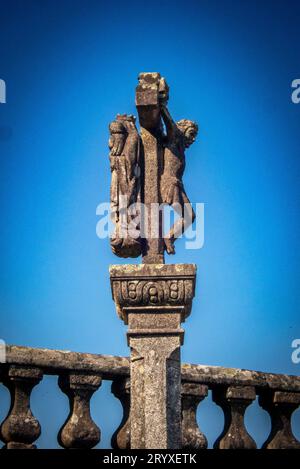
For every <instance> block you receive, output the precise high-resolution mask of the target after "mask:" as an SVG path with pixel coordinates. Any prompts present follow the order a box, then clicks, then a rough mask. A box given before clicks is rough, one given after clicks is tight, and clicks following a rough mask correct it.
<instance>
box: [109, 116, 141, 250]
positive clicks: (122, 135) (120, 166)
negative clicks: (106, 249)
mask: <svg viewBox="0 0 300 469" xmlns="http://www.w3.org/2000/svg"><path fill="white" fill-rule="evenodd" d="M109 130H110V139H109V148H110V155H109V158H110V168H111V173H112V174H111V189H110V203H111V217H112V221H113V223H114V225H115V230H114V233H113V235H112V237H111V248H112V251H113V253H114V254H116V255H117V256H119V257H138V256H139V255H140V254H141V240H140V224H139V212H138V208H137V205H136V204H137V203H139V202H140V173H141V171H140V166H139V163H140V136H139V134H138V131H137V128H136V126H135V118H134V117H133V116H131V115H126V114H124V115H118V116H117V117H116V120H115V121H113V122H112V123H111V124H110V126H109Z"/></svg>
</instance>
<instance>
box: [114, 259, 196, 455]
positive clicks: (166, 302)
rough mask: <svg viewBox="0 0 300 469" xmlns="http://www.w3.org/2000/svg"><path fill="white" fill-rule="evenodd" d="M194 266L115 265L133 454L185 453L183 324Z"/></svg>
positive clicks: (115, 298) (192, 286) (192, 284)
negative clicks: (156, 451) (126, 351)
mask: <svg viewBox="0 0 300 469" xmlns="http://www.w3.org/2000/svg"><path fill="white" fill-rule="evenodd" d="M195 278H196V266H195V265H194V264H171V265H164V264H141V265H113V266H111V267H110V279H111V286H112V294H113V299H114V302H115V304H116V308H117V312H118V315H119V317H120V318H121V319H122V320H123V321H124V322H125V324H128V332H127V337H128V344H129V346H130V349H131V365H130V374H131V407H130V416H131V430H130V433H131V437H130V439H131V448H147V449H156V448H159V449H163V448H173V449H176V448H177V449H178V448H181V373H180V346H181V345H182V343H183V335H184V331H183V329H182V328H181V323H182V322H184V321H185V318H186V317H187V316H188V315H189V313H190V311H191V305H192V299H193V297H194V291H195Z"/></svg>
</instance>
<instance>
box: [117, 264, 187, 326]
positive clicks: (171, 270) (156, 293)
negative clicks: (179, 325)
mask: <svg viewBox="0 0 300 469" xmlns="http://www.w3.org/2000/svg"><path fill="white" fill-rule="evenodd" d="M195 275H196V266H195V265H194V264H167V265H164V264H141V265H112V266H110V280H111V287H112V294H113V299H114V301H115V303H116V308H117V312H118V315H119V316H120V318H121V319H122V320H124V321H125V323H126V324H127V323H128V314H129V311H131V310H132V307H134V308H135V309H134V311H136V312H139V313H140V314H142V311H141V310H138V309H136V307H137V308H138V307H144V306H147V308H148V309H147V313H146V314H147V315H149V314H150V313H151V311H152V312H153V314H156V312H157V308H158V307H159V308H160V311H161V312H165V313H166V314H167V313H168V311H170V312H171V311H172V312H173V313H174V314H175V313H178V314H180V315H181V321H184V320H185V318H186V317H187V316H188V315H189V314H190V311H191V304H192V300H193V297H194V295H195ZM151 308H152V309H151ZM163 308H165V310H164V309H163ZM131 313H132V311H131ZM167 317H169V316H167ZM154 322H155V321H154Z"/></svg>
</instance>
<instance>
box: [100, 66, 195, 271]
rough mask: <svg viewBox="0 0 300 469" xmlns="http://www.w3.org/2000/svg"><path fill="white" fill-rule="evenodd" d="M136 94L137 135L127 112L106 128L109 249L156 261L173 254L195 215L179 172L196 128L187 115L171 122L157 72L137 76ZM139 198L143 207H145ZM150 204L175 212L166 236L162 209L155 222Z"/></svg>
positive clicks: (166, 90)
mask: <svg viewBox="0 0 300 469" xmlns="http://www.w3.org/2000/svg"><path fill="white" fill-rule="evenodd" d="M136 96H137V97H136V104H137V109H138V113H139V121H140V125H141V137H140V136H139V133H138V131H137V128H136V126H135V118H134V117H133V116H132V115H126V114H124V115H118V116H117V117H116V120H114V121H113V122H112V123H111V124H110V127H109V129H110V139H109V148H110V166H111V173H112V177H111V214H112V220H113V223H114V224H115V231H114V233H113V236H112V238H111V247H112V250H113V252H114V254H116V255H118V256H120V257H137V256H139V255H140V254H143V262H146V263H147V262H150V263H151V262H154V259H156V260H155V262H157V259H158V260H159V262H162V263H163V253H164V251H167V253H168V254H174V253H175V249H174V241H175V240H176V239H177V238H178V237H179V236H181V235H182V234H183V232H184V231H185V230H186V229H187V228H188V226H189V225H190V224H191V223H193V221H194V219H195V213H194V211H193V208H192V206H191V204H190V201H189V199H188V197H187V195H186V192H185V189H184V186H183V182H182V176H183V173H184V169H185V149H186V148H188V147H189V146H190V145H191V144H192V143H193V142H194V141H195V138H196V136H197V132H198V126H197V124H196V123H195V122H193V121H190V120H187V119H183V120H180V121H178V122H177V123H175V122H174V120H173V119H172V117H171V115H170V113H169V111H168V108H167V102H168V98H169V87H168V85H167V83H166V81H165V79H164V78H162V77H161V76H160V75H159V74H158V73H141V74H140V75H139V84H138V86H137V93H136ZM164 127H165V129H164ZM151 139H154V140H153V141H152V142H151V144H150V145H151V148H152V150H151V151H149V150H148V148H147V145H148V144H149V142H150V140H151ZM154 149H155V151H154ZM140 202H142V204H143V205H144V206H145V207H146V208H145V210H144V211H143V210H142V209H141V205H140ZM151 204H152V205H153V204H160V207H161V209H162V206H163V205H170V206H172V208H173V209H174V210H175V211H176V212H177V213H178V214H179V219H178V220H177V221H176V223H175V224H174V226H173V227H171V229H170V231H169V233H167V234H166V235H165V236H164V235H163V234H162V225H163V221H162V210H161V209H160V213H159V215H158V220H154V219H153V218H154V215H153V211H152V208H151V207H150V205H151ZM146 212H147V213H150V215H149V214H148V215H146ZM150 218H151V219H150ZM151 237H152V238H154V239H155V240H153V239H151ZM157 256H158V257H157Z"/></svg>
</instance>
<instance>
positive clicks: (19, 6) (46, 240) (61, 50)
mask: <svg viewBox="0 0 300 469" xmlns="http://www.w3.org/2000/svg"><path fill="white" fill-rule="evenodd" d="M299 27H300V4H299V1H296V0H295V1H292V0H289V1H286V0H285V1H283V0H276V1H273V0H264V1H262V0H252V1H250V0H243V1H238V0H236V1H234V0H198V1H194V2H193V1H190V2H189V1H181V0H177V1H176V2H171V1H164V0H160V1H156V0H152V1H151V2H147V3H146V2H145V3H144V2H134V1H132V2H131V1H118V0H116V1H114V2H111V3H110V4H109V3H108V2H104V1H103V2H101V1H99V0H98V1H95V0H72V1H69V0H60V1H58V0H55V1H54V0H51V1H50V0H43V1H42V2H41V1H37V0H35V1H33V0H26V1H25V0H23V1H17V0H2V2H1V11H0V78H1V79H4V80H5V81H6V84H7V103H6V104H0V155H1V159H0V165H1V172H0V176H1V184H0V191H1V209H2V212H1V231H0V249H1V265H0V275H1V280H0V301H1V333H0V335H1V338H2V339H4V340H5V341H6V342H7V343H13V344H19V345H27V346H32V347H47V348H58V349H67V350H74V351H82V352H93V353H102V354H113V355H128V353H129V351H128V348H127V343H126V338H125V332H126V329H125V326H124V325H123V324H122V323H121V321H120V320H119V319H118V317H117V315H116V312H115V308H114V304H113V302H112V300H111V294H110V285H109V275H108V266H109V264H112V263H120V262H121V260H120V259H118V258H115V257H114V256H113V255H112V253H111V251H110V247H109V243H108V241H107V240H99V239H98V238H97V236H96V231H95V230H96V223H97V221H98V218H97V216H96V207H97V205H98V204H99V203H100V202H107V201H108V197H109V184H110V171H109V162H108V149H107V139H108V123H109V122H110V120H112V119H113V118H114V117H115V115H116V114H117V113H125V112H127V113H133V114H134V113H136V111H135V108H134V89H135V86H136V82H137V75H138V73H139V72H141V71H159V72H160V73H161V74H162V75H164V76H165V77H166V78H167V80H168V83H169V85H170V88H171V91H170V102H169V107H170V110H171V113H172V114H173V115H174V117H175V118H176V119H181V118H191V119H194V120H196V121H197V122H198V123H199V125H200V133H199V138H198V140H197V142H196V143H195V144H194V145H193V147H191V148H190V150H189V151H188V153H187V169H186V174H185V179H184V181H185V185H186V189H187V192H188V194H189V196H190V199H191V200H192V201H193V202H204V203H205V245H204V247H203V248H202V249H201V250H197V251H195V250H189V251H187V250H185V249H184V243H183V241H179V242H178V245H177V255H176V257H175V258H168V259H167V261H168V262H179V263H180V262H192V263H196V264H197V265H198V280H197V290H196V298H195V300H194V304H193V312H192V315H191V316H190V318H189V319H188V321H187V322H186V324H185V330H186V335H185V344H184V347H183V349H182V359H183V361H185V362H190V363H202V364H210V365H223V366H231V367H241V368H249V369H258V370H263V371H272V372H284V373H291V374H299V371H300V365H295V364H293V363H292V362H291V352H292V349H291V342H292V340H293V339H294V338H299V337H300V321H299V306H300V302H299V288H297V287H298V286H299V260H300V259H299V234H300V230H299V226H300V225H299V172H300V162H299V157H300V150H299V123H300V104H298V105H296V104H293V103H292V101H291V91H292V90H291V82H292V80H294V79H295V78H300V63H299V47H298V43H299ZM0 393H1V394H0V396H1V399H0V400H1V402H2V404H1V410H0V418H1V419H2V418H3V417H4V416H5V413H6V412H7V406H8V402H9V399H8V394H7V392H6V390H5V389H3V388H2V387H1V391H0ZM33 409H34V412H35V414H36V415H37V416H38V417H39V419H40V421H41V423H42V425H43V429H44V432H43V435H42V437H41V438H40V440H39V442H38V444H39V446H40V447H47V446H51V447H53V446H55V445H56V433H57V431H58V429H59V427H60V425H61V424H62V423H63V421H64V419H65V417H66V416H67V413H68V412H67V407H66V397H65V396H64V395H63V394H62V393H61V392H60V391H59V390H58V388H57V384H56V378H46V379H45V380H44V381H43V383H42V384H41V385H40V386H39V387H37V388H36V389H35V391H34V394H33ZM92 410H93V415H94V417H95V420H96V422H97V423H98V424H99V425H100V427H101V429H102V431H103V440H102V443H101V446H103V447H107V446H108V444H109V443H108V442H109V437H110V435H111V433H112V432H113V430H114V429H115V428H116V426H117V425H118V423H119V420H120V406H119V404H118V401H116V400H115V399H114V398H113V397H111V395H110V393H109V384H108V383H105V384H104V385H103V388H102V389H101V390H100V391H99V392H98V393H97V394H96V395H95V398H94V400H93V402H92ZM221 415H222V414H221V411H220V410H219V409H218V408H217V407H216V406H215V405H212V404H210V402H209V400H207V401H205V402H204V403H203V404H202V405H201V406H200V408H199V421H200V424H201V427H202V429H203V430H204V431H205V433H206V434H207V435H208V437H209V440H210V442H212V441H213V440H214V439H216V437H217V436H218V434H219V433H220V431H221V428H222V418H221ZM246 421H247V425H248V428H249V430H250V431H251V432H252V434H253V436H254V437H256V439H257V441H258V443H259V444H261V443H262V442H263V441H264V439H266V437H267V434H268V431H269V427H270V424H269V419H268V417H267V414H265V413H264V412H263V411H262V410H259V409H258V407H257V406H256V405H253V406H252V407H251V408H250V409H249V411H248V413H247V420H246ZM294 421H295V424H296V434H297V436H298V437H300V414H299V412H298V413H297V414H295V418H294Z"/></svg>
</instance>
